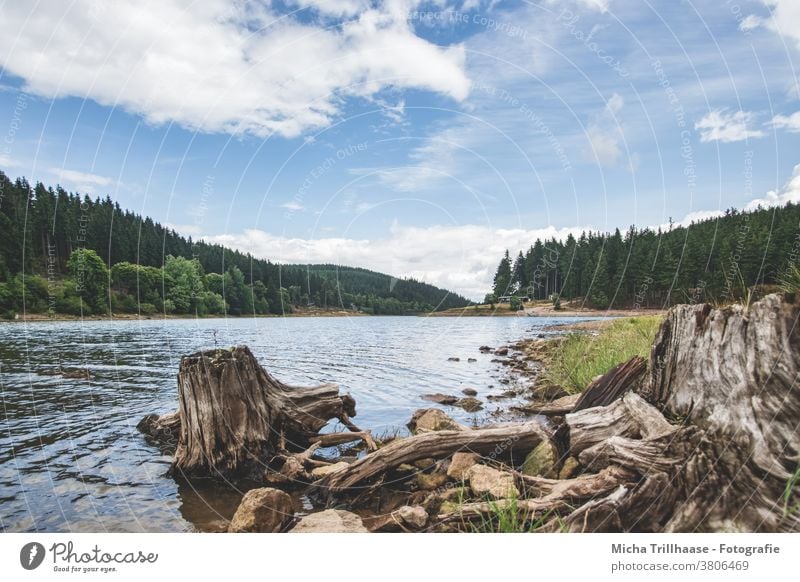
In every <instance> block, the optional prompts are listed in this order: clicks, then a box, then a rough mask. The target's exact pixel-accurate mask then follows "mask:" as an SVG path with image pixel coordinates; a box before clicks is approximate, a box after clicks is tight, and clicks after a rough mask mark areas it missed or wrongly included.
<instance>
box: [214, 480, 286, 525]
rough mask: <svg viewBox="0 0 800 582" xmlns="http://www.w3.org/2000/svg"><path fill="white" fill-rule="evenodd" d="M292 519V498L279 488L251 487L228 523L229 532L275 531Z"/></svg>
mask: <svg viewBox="0 0 800 582" xmlns="http://www.w3.org/2000/svg"><path fill="white" fill-rule="evenodd" d="M292 519H294V507H293V506H292V498H291V497H289V495H288V494H287V493H285V492H283V491H281V490H280V489H273V488H271V487H262V488H260V489H251V490H250V491H248V492H247V493H245V496H244V497H243V498H242V501H241V503H240V504H239V507H238V509H237V510H236V513H235V514H234V516H233V519H231V523H230V524H229V525H228V531H229V532H231V533H242V532H253V533H275V532H279V531H282V530H283V528H284V527H286V525H288V524H289V523H290V522H291V521H292Z"/></svg>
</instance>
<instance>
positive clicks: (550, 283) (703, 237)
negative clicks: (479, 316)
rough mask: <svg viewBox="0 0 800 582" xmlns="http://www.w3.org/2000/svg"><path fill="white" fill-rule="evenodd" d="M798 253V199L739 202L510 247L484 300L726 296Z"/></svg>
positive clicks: (615, 303)
mask: <svg viewBox="0 0 800 582" xmlns="http://www.w3.org/2000/svg"><path fill="white" fill-rule="evenodd" d="M798 258H800V206H798V205H796V204H792V203H789V204H787V205H785V206H783V207H774V208H758V209H756V210H754V211H751V212H741V211H738V210H736V209H733V208H731V209H729V210H727V211H725V213H724V215H723V216H720V217H718V218H711V219H707V220H702V221H698V222H692V223H691V224H690V225H689V226H685V227H684V226H676V225H674V224H673V222H672V220H671V219H670V223H669V225H668V226H667V227H666V228H663V229H662V228H657V229H652V228H636V227H634V226H631V227H630V228H629V229H628V230H627V231H626V232H625V233H624V234H623V233H621V232H620V230H619V229H617V230H615V231H614V233H613V234H611V233H601V232H584V233H581V235H580V236H579V237H578V238H575V237H574V236H572V235H571V234H570V235H569V236H568V237H567V238H566V239H565V240H563V241H561V240H556V239H555V238H552V239H549V240H536V241H535V243H534V244H533V245H531V246H530V247H529V248H528V249H527V251H525V252H524V253H523V252H522V251H520V252H519V254H517V256H516V257H512V256H511V254H510V253H509V252H508V251H506V253H505V255H504V256H503V257H502V258H501V260H500V264H499V265H498V267H497V271H496V273H495V277H494V282H493V283H494V284H493V287H492V289H491V291H490V293H489V294H487V297H486V300H487V302H489V301H492V302H493V301H496V300H497V299H498V298H499V297H501V296H510V297H511V300H512V301H514V302H517V301H518V300H517V299H515V298H520V297H528V298H531V299H549V300H551V301H553V302H554V303H559V304H560V301H561V300H562V299H564V300H567V299H569V300H573V301H574V300H581V301H582V302H584V303H585V304H586V305H588V306H592V307H596V308H599V309H606V308H609V307H617V308H622V307H632V308H640V307H644V308H652V307H656V308H664V307H668V306H670V305H673V304H676V303H696V302H699V301H716V302H726V301H733V300H736V299H738V298H740V297H742V296H743V295H745V294H747V293H749V292H750V291H751V290H752V289H753V288H754V287H755V286H764V285H767V286H769V285H774V284H776V283H778V282H779V281H780V280H781V277H782V275H783V274H784V273H785V272H786V270H787V269H790V268H791V267H792V265H793V264H795V263H796V262H797V260H798Z"/></svg>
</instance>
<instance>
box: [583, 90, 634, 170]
mask: <svg viewBox="0 0 800 582" xmlns="http://www.w3.org/2000/svg"><path fill="white" fill-rule="evenodd" d="M624 105H625V100H624V99H623V98H622V97H621V96H620V95H618V94H617V93H614V94H613V95H612V96H611V98H610V99H609V100H608V102H607V103H606V106H605V108H604V109H603V111H602V112H601V113H600V114H599V115H597V116H596V117H595V118H594V120H593V121H592V122H591V123H590V124H589V125H588V127H587V128H586V137H587V139H588V140H589V151H588V159H589V160H591V161H597V162H599V163H600V164H601V165H603V166H613V165H615V164H616V163H617V160H619V157H620V155H621V154H622V148H621V145H620V142H621V140H622V138H623V136H622V133H621V127H620V122H619V120H618V119H617V114H618V113H619V112H620V111H621V110H622V108H623V106H624Z"/></svg>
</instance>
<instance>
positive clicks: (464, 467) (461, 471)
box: [447, 452, 480, 481]
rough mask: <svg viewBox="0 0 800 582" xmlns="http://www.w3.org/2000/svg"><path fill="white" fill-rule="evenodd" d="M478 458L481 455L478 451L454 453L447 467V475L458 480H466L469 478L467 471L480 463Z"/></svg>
mask: <svg viewBox="0 0 800 582" xmlns="http://www.w3.org/2000/svg"><path fill="white" fill-rule="evenodd" d="M478 459H480V455H477V454H476V453H461V452H459V453H454V454H453V460H452V461H451V462H450V466H449V467H448V468H447V476H448V477H450V478H451V479H455V480H456V481H464V480H465V479H466V478H467V471H469V469H470V467H472V466H473V465H475V464H477V463H478Z"/></svg>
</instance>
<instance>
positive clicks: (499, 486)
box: [467, 465, 519, 499]
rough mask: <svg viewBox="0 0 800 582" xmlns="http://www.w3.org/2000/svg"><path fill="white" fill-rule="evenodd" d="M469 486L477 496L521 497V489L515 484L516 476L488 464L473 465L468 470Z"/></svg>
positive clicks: (497, 497)
mask: <svg viewBox="0 0 800 582" xmlns="http://www.w3.org/2000/svg"><path fill="white" fill-rule="evenodd" d="M467 477H468V478H469V487H470V489H471V490H472V493H473V494H475V495H476V496H477V497H486V496H487V495H488V496H489V497H492V498H493V499H505V498H507V497H513V498H519V490H518V489H517V487H516V486H515V485H514V477H513V476H511V475H510V474H509V473H503V472H502V471H498V470H497V469H492V468H491V467H487V466H486V465H473V466H472V467H470V468H469V469H468V470H467Z"/></svg>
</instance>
